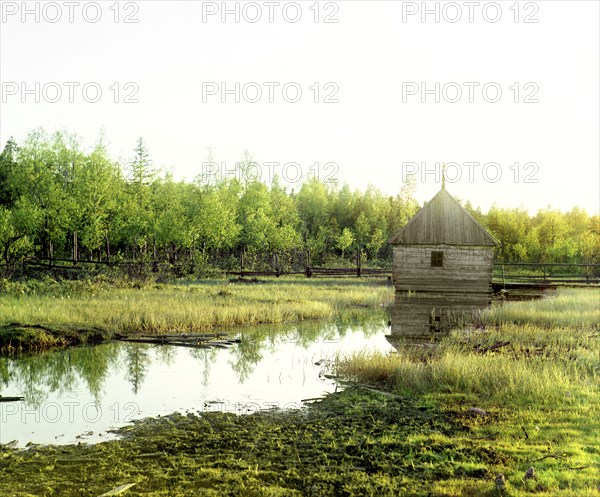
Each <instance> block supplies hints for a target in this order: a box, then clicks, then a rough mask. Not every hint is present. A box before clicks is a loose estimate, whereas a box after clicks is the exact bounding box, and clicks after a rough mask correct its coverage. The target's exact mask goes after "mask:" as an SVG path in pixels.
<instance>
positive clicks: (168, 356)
mask: <svg viewBox="0 0 600 497" xmlns="http://www.w3.org/2000/svg"><path fill="white" fill-rule="evenodd" d="M388 331H389V329H388V327H387V326H386V324H385V320H384V319H383V318H382V317H381V315H373V316H370V317H368V318H366V319H364V320H361V322H350V323H348V322H341V323H340V322H338V323H314V322H313V323H306V324H303V325H299V326H289V327H279V328H254V329H246V330H244V331H241V332H239V333H238V334H237V335H236V336H237V337H239V338H241V343H239V344H234V345H232V346H231V347H229V348H226V349H221V348H213V349H193V348H185V347H175V346H169V345H150V344H138V343H125V342H109V343H104V344H101V345H97V346H89V347H78V348H71V349H66V350H60V351H56V352H50V353H45V354H41V355H35V356H26V357H20V358H6V357H3V358H0V394H1V395H3V396H5V397H7V396H23V397H24V400H23V401H21V402H4V403H0V443H2V444H7V443H12V445H14V446H17V447H25V446H27V444H67V443H74V442H79V441H81V442H86V443H96V442H99V441H103V440H108V439H111V438H114V437H115V435H114V434H113V433H111V431H110V430H111V429H114V428H117V427H121V426H124V425H126V424H127V423H129V422H131V421H132V420H135V419H140V418H145V417H155V416H162V415H166V414H170V413H172V412H183V413H185V412H194V413H198V412H206V411H224V412H234V413H237V414H246V413H251V412H255V411H257V410H259V409H271V408H280V409H287V408H296V407H300V406H302V405H303V404H302V401H303V400H306V399H311V398H316V397H321V396H323V395H324V394H325V393H329V392H333V391H335V390H336V388H338V384H337V382H336V381H335V380H334V379H332V378H331V377H327V375H326V373H327V371H328V367H329V364H330V361H331V360H332V359H333V357H334V356H335V355H336V354H337V353H351V352H353V351H359V350H365V349H366V350H373V351H383V352H385V351H391V350H392V347H391V345H390V344H389V343H388V341H387V340H386V338H385V335H386V333H387V332H388Z"/></svg>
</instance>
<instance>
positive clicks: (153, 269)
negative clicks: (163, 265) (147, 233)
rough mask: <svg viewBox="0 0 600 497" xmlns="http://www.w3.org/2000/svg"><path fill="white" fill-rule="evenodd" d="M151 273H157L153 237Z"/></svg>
mask: <svg viewBox="0 0 600 497" xmlns="http://www.w3.org/2000/svg"><path fill="white" fill-rule="evenodd" d="M152 272H153V273H157V272H158V261H157V257H156V236H154V239H153V240H152Z"/></svg>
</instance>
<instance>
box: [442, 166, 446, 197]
mask: <svg viewBox="0 0 600 497" xmlns="http://www.w3.org/2000/svg"><path fill="white" fill-rule="evenodd" d="M445 189H446V163H445V162H444V163H443V164H442V190H445Z"/></svg>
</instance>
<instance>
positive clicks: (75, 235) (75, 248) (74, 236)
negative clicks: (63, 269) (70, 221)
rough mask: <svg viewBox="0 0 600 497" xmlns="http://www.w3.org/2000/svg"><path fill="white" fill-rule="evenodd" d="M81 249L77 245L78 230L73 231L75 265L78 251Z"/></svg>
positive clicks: (74, 264)
mask: <svg viewBox="0 0 600 497" xmlns="http://www.w3.org/2000/svg"><path fill="white" fill-rule="evenodd" d="M78 251H79V249H78V247H77V230H75V231H73V266H76V265H77V259H78V257H77V256H78V253H77V252H78Z"/></svg>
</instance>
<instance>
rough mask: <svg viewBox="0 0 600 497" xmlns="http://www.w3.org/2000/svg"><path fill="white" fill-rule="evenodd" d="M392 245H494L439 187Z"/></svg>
mask: <svg viewBox="0 0 600 497" xmlns="http://www.w3.org/2000/svg"><path fill="white" fill-rule="evenodd" d="M389 243H392V244H394V245H440V244H444V245H477V246H481V245H484V246H491V247H493V246H495V245H498V242H497V241H496V240H495V239H494V238H493V237H492V235H490V234H489V233H488V232H487V231H486V229H485V228H484V227H483V226H481V224H479V223H478V222H477V221H475V219H473V217H472V216H471V214H469V213H468V212H467V211H466V210H465V209H464V208H463V206H462V205H460V204H459V203H458V201H457V200H456V199H455V198H454V197H453V196H452V195H450V194H449V193H448V192H447V191H446V189H445V188H442V189H441V190H440V191H439V192H438V193H437V195H436V196H435V197H433V198H432V199H431V200H430V201H429V202H428V203H427V204H425V206H424V207H423V208H422V209H421V210H420V211H419V212H417V213H416V214H415V215H414V216H413V217H412V219H411V220H410V221H409V222H408V223H407V224H406V225H405V226H404V227H403V228H402V229H401V230H400V231H399V232H398V233H396V235H394V236H393V237H392V238H390V240H389Z"/></svg>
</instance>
